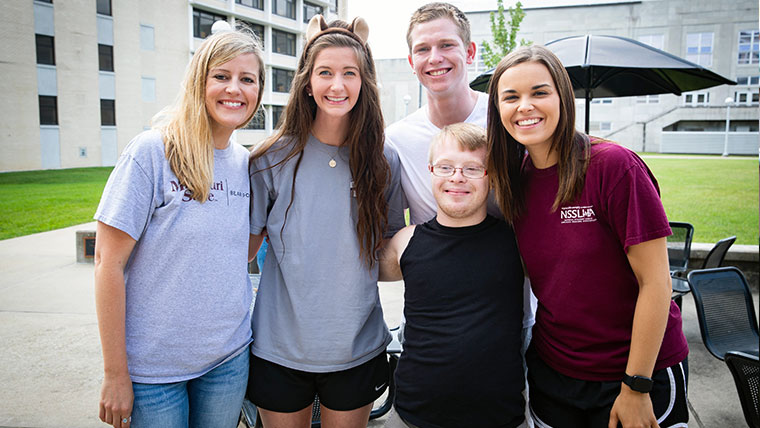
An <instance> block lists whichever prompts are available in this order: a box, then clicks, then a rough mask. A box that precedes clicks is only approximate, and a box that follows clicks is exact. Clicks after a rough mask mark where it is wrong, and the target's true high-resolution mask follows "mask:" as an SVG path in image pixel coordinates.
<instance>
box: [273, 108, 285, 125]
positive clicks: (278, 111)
mask: <svg viewBox="0 0 760 428" xmlns="http://www.w3.org/2000/svg"><path fill="white" fill-rule="evenodd" d="M284 111H285V107H283V106H272V126H273V127H274V128H275V129H277V128H279V127H280V126H279V125H280V123H279V122H280V116H282V112H284Z"/></svg>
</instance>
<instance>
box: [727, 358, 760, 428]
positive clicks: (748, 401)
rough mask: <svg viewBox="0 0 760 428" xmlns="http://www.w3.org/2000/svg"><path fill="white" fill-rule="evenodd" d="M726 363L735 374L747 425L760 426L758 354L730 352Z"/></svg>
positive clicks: (735, 381)
mask: <svg viewBox="0 0 760 428" xmlns="http://www.w3.org/2000/svg"><path fill="white" fill-rule="evenodd" d="M726 364H727V365H728V369H729V370H731V374H732V375H733V376H734V383H735V384H736V392H738V393H739V401H740V402H741V403H742V410H743V411H744V419H746V421H747V425H749V426H750V427H752V428H760V360H759V359H758V357H757V355H748V354H745V353H742V352H729V353H727V354H726Z"/></svg>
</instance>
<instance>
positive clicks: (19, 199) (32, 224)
mask: <svg viewBox="0 0 760 428" xmlns="http://www.w3.org/2000/svg"><path fill="white" fill-rule="evenodd" d="M112 169H113V168H74V169H60V170H45V171H27V172H6V173H2V174H0V200H2V204H0V239H8V238H13V237H14V236H23V235H29V234H31V233H37V232H44V231H47V230H53V229H59V228H62V227H67V226H72V225H75V224H80V223H86V222H88V221H92V215H93V214H95V209H96V208H97V207H98V202H99V201H100V195H101V194H102V193H103V187H105V185H106V181H107V180H108V175H109V174H110V173H111V170H112Z"/></svg>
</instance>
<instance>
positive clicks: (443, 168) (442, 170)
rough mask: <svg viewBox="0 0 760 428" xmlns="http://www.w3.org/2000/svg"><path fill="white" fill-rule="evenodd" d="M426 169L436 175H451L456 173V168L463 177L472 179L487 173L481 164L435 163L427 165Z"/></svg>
mask: <svg viewBox="0 0 760 428" xmlns="http://www.w3.org/2000/svg"><path fill="white" fill-rule="evenodd" d="M428 169H429V170H430V172H432V173H433V175H435V176H436V177H451V176H452V175H454V174H456V172H457V170H459V171H460V172H461V173H462V175H463V176H464V177H465V178H472V179H478V178H483V177H485V176H486V175H487V174H488V171H486V169H485V168H483V167H482V166H462V167H455V166H454V165H447V164H435V165H428Z"/></svg>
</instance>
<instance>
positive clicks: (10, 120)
mask: <svg viewBox="0 0 760 428" xmlns="http://www.w3.org/2000/svg"><path fill="white" fill-rule="evenodd" d="M317 13H322V14H324V15H325V16H326V17H328V20H329V19H330V18H332V17H336V16H338V17H345V15H346V4H345V0H309V1H305V0H164V1H160V2H156V1H150V0H95V1H74V0H28V1H13V2H8V4H5V11H4V13H3V16H2V17H1V18H0V20H2V23H3V25H2V28H1V29H0V38H2V40H3V41H4V43H2V44H0V75H2V76H3V79H0V80H1V81H2V83H0V85H2V86H0V88H1V89H2V90H3V93H4V94H5V99H6V102H5V103H2V106H0V130H2V137H0V171H16V170H34V169H50V168H73V167H89V166H110V165H114V164H115V163H116V159H117V158H118V155H119V153H121V150H122V149H123V148H124V147H125V146H126V145H127V144H128V143H129V141H130V140H131V139H132V138H133V137H134V136H135V135H137V134H138V133H139V132H141V131H142V130H144V129H148V128H149V127H150V120H151V118H152V117H153V115H154V114H156V113H157V112H158V111H159V110H160V109H161V108H163V107H164V106H166V105H168V104H170V103H172V102H173V101H174V99H175V98H176V96H177V93H178V91H179V90H181V88H180V83H181V81H182V78H183V75H184V70H185V67H186V65H187V63H188V60H189V59H190V58H191V57H192V55H193V52H194V51H195V49H197V47H198V46H199V45H200V43H201V42H202V41H203V38H205V37H206V36H207V35H208V34H209V33H210V31H211V25H212V24H213V23H214V22H215V21H217V20H226V21H228V22H230V23H232V24H245V25H248V26H250V27H251V28H252V29H253V30H254V32H256V33H257V34H258V35H259V37H260V38H261V39H262V41H263V45H264V61H265V63H266V73H267V75H266V87H265V90H264V94H263V99H262V108H261V110H260V111H259V113H258V114H257V115H256V116H255V117H254V120H252V121H251V123H250V124H249V125H248V126H247V127H246V128H245V129H241V130H238V131H236V133H235V138H236V139H237V141H238V142H240V143H242V144H245V145H253V144H256V143H258V142H259V141H261V140H263V139H264V138H265V137H266V136H268V135H270V134H271V133H272V129H273V128H274V126H275V125H276V123H277V120H278V118H279V116H280V114H281V113H282V111H283V106H284V105H285V103H286V102H287V98H288V91H289V89H290V83H291V81H292V79H293V74H294V70H295V68H296V65H297V61H298V57H297V55H299V54H300V52H301V48H302V46H303V35H304V32H305V30H306V25H307V23H308V20H309V19H310V18H311V16H313V15H314V14H317ZM11 100H13V102H10V101H11Z"/></svg>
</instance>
